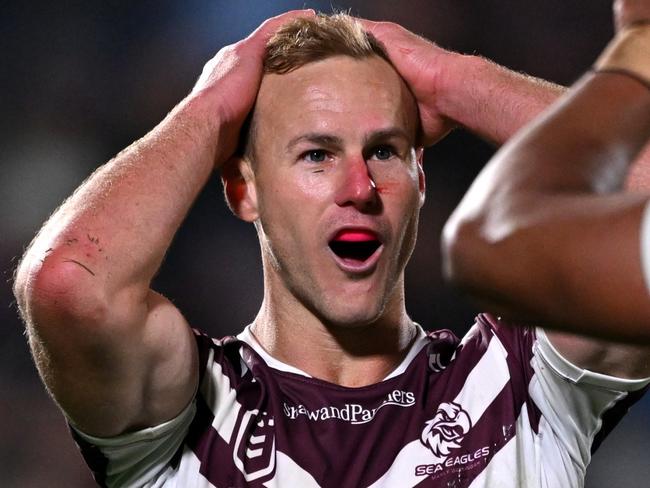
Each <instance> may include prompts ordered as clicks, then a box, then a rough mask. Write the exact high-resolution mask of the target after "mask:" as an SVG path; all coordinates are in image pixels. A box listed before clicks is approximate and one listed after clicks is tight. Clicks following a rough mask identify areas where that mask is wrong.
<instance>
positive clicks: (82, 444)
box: [68, 426, 108, 487]
mask: <svg viewBox="0 0 650 488" xmlns="http://www.w3.org/2000/svg"><path fill="white" fill-rule="evenodd" d="M68 427H69V429H70V433H71V434H72V438H73V439H74V441H75V442H76V443H77V446H79V450H80V451H81V455H82V456H83V458H84V460H85V461H86V464H87V465H88V467H89V468H90V470H91V471H92V473H93V478H95V481H96V482H97V484H98V485H99V486H101V487H106V471H107V468H108V458H107V457H106V456H104V454H103V453H102V451H100V449H99V447H97V446H93V445H92V444H89V443H88V442H86V441H85V440H84V439H83V438H82V437H81V436H80V435H79V434H78V433H77V432H76V431H75V430H74V429H73V428H72V427H70V426H68Z"/></svg>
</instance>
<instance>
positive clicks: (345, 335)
mask: <svg viewBox="0 0 650 488" xmlns="http://www.w3.org/2000/svg"><path fill="white" fill-rule="evenodd" d="M392 315H393V316H392V317H391V316H390V315H389V314H386V315H385V316H383V317H382V318H381V319H379V320H377V321H375V322H373V323H371V324H364V325H345V326H335V325H328V324H324V323H323V322H322V321H321V320H319V319H318V318H317V317H315V316H314V315H313V314H311V313H310V312H309V311H307V310H306V309H301V310H292V311H291V313H290V314H288V313H283V311H282V310H279V309H278V308H277V307H274V306H273V305H272V304H270V303H269V302H268V301H267V300H265V302H264V304H263V305H262V308H261V309H260V312H259V313H258V315H257V317H256V319H255V321H254V323H253V325H252V327H251V332H252V334H253V335H254V337H255V338H256V339H257V341H258V342H259V343H260V345H261V346H262V347H263V348H264V350H265V351H266V352H267V353H269V354H270V355H271V356H273V357H274V358H275V359H277V360H279V361H282V362H283V363H286V364H289V365H291V366H293V367H296V368H298V369H300V370H302V371H304V372H306V373H307V374H309V375H310V376H313V377H315V378H318V379H321V380H324V381H328V382H330V383H335V384H338V385H341V386H348V387H360V386H366V385H370V384H373V383H377V382H379V381H381V380H383V379H384V378H385V377H386V376H388V375H389V374H390V372H391V371H393V370H394V369H395V368H396V367H397V366H398V365H399V364H400V363H401V361H402V360H403V359H404V357H405V356H406V354H407V353H408V351H409V349H410V346H411V345H412V344H413V341H414V340H415V338H416V337H417V334H418V328H417V326H416V325H415V323H413V322H412V321H411V320H410V319H409V317H408V316H407V315H406V311H405V310H404V309H403V306H402V307H401V309H400V308H398V310H397V312H396V313H393V314H392Z"/></svg>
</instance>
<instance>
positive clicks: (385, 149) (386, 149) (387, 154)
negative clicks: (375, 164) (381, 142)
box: [372, 146, 395, 161]
mask: <svg viewBox="0 0 650 488" xmlns="http://www.w3.org/2000/svg"><path fill="white" fill-rule="evenodd" d="M372 156H373V157H374V158H375V159H379V160H380V161H384V160H387V159H390V158H392V157H393V156H395V151H394V150H393V148H392V147H390V146H378V147H376V148H375V149H374V150H373V151H372Z"/></svg>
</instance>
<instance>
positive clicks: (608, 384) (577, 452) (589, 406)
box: [529, 328, 650, 477]
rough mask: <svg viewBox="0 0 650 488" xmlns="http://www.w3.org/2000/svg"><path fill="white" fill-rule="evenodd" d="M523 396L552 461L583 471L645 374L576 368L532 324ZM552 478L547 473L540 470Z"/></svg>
mask: <svg viewBox="0 0 650 488" xmlns="http://www.w3.org/2000/svg"><path fill="white" fill-rule="evenodd" d="M536 337H537V340H536V341H535V343H534V346H533V356H532V359H531V365H532V368H533V370H534V375H533V377H532V379H531V382H530V384H529V395H530V397H531V399H532V400H533V402H534V403H535V405H536V407H537V409H539V411H540V412H541V416H540V422H539V427H538V429H539V432H538V433H539V442H540V444H541V451H540V452H541V453H542V455H543V456H547V457H551V458H553V459H552V460H551V462H549V463H546V464H547V465H552V466H568V465H572V466H573V467H574V468H576V469H577V470H578V472H580V473H582V474H583V475H584V472H585V471H586V468H587V465H588V464H589V461H590V460H591V455H592V454H593V452H594V451H595V450H596V449H597V448H598V446H599V445H600V443H601V442H602V441H603V439H604V438H605V437H606V436H607V434H609V432H610V431H611V430H612V429H613V428H614V427H615V426H616V424H618V422H619V421H620V420H621V418H622V417H623V415H625V413H627V411H628V410H629V408H630V406H631V405H632V404H633V403H635V402H636V401H637V400H639V399H640V398H641V396H642V395H643V393H645V391H646V389H647V385H648V383H650V379H638V380H629V379H623V378H616V377H613V376H608V375H604V374H599V373H595V372H592V371H588V370H586V369H582V368H580V367H578V366H576V365H575V364H573V363H571V362H570V361H568V360H567V359H566V358H564V357H563V356H562V355H561V354H560V353H559V351H557V349H555V348H554V347H553V345H552V344H551V342H550V341H549V340H548V338H547V336H546V334H545V332H544V330H543V329H540V328H538V329H536ZM546 476H548V477H553V472H552V471H551V472H549V473H547V474H546Z"/></svg>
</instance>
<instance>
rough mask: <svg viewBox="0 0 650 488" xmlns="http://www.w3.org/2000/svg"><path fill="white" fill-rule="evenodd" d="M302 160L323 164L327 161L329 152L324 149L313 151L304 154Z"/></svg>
mask: <svg viewBox="0 0 650 488" xmlns="http://www.w3.org/2000/svg"><path fill="white" fill-rule="evenodd" d="M302 158H303V159H305V160H307V161H309V162H311V163H322V162H324V161H325V160H326V159H327V151H325V150H323V149H312V150H310V151H306V152H304V153H303V155H302Z"/></svg>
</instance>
